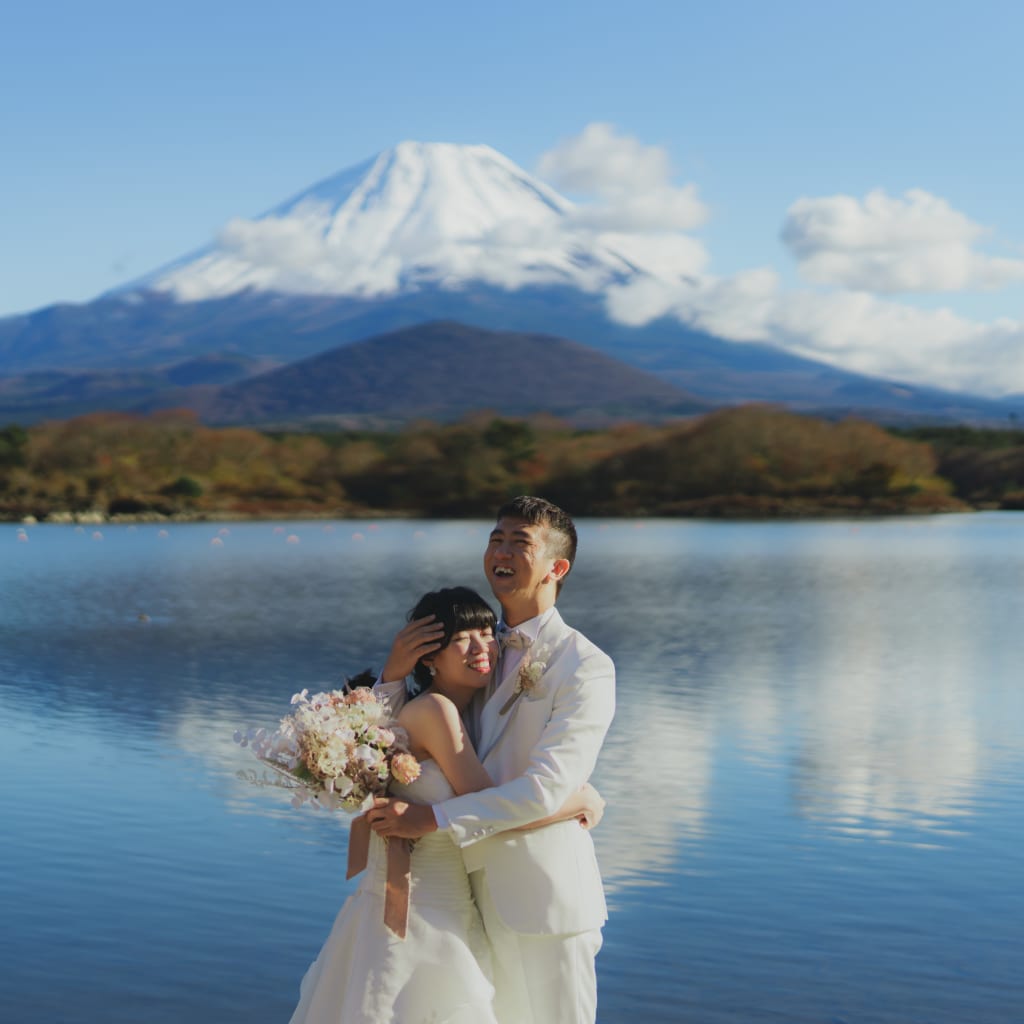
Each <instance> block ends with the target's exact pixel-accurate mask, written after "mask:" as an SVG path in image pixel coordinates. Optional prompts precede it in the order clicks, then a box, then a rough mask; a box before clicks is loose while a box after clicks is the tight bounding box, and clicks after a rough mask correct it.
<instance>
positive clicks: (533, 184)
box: [131, 141, 637, 301]
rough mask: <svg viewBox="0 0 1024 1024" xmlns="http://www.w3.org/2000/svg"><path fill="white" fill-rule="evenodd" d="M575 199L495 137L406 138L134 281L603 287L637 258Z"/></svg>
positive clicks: (307, 289)
mask: <svg viewBox="0 0 1024 1024" xmlns="http://www.w3.org/2000/svg"><path fill="white" fill-rule="evenodd" d="M573 211H574V206H573V204H572V203H571V202H570V201H569V200H568V199H566V198H565V197H563V196H561V195H559V194H558V193H557V192H556V191H555V190H554V189H552V188H550V187H549V186H547V185H545V184H544V183H543V182H541V181H539V180H538V179H536V178H534V177H533V176H532V175H530V174H528V173H527V172H526V171H524V170H523V169H522V168H520V167H519V166H517V165H516V164H515V163H514V162H513V161H511V160H509V159H508V157H506V156H504V155H503V154H502V153H499V152H498V151H497V150H495V149H492V148H491V147H490V146H486V145H457V144H455V143H446V142H413V141H407V142H400V143H398V144H397V145H396V146H393V147H392V148H390V149H386V150H384V151H382V152H380V153H378V154H377V155H376V156H375V157H371V158H370V159H369V160H366V161H363V162H362V163H359V164H356V165H354V166H352V167H349V168H347V169H345V170H343V171H341V172H339V173H338V174H336V175H333V176H331V177H329V178H325V179H324V180H323V181H320V182H318V183H316V184H315V185H313V186H311V187H310V188H307V189H305V190H303V191H302V192H300V193H298V194H297V195H295V196H293V197H292V198H291V199H288V200H286V201H285V202H283V203H281V204H280V205H278V206H275V207H274V208H272V209H271V210H269V211H268V212H267V213H265V214H263V215H262V216H260V217H257V218H255V219H253V220H245V219H235V220H232V221H230V222H229V223H228V224H227V225H226V226H225V227H224V229H223V230H222V231H221V232H220V235H219V237H218V238H217V240H216V241H215V242H214V243H213V244H212V245H210V246H208V247H207V248H206V249H203V250H202V251H200V252H199V253H193V254H192V255H190V256H187V257H185V258H184V259H182V260H179V261H177V262H176V263H173V264H171V265H170V266H167V267H164V268H163V269H161V270H158V271H156V272H155V273H154V274H151V275H149V276H148V277H147V278H144V279H143V280H141V281H137V282H135V283H134V285H133V286H132V287H131V290H139V289H140V288H143V289H153V290H156V291H162V292H168V293H170V294H172V295H173V296H174V297H175V298H177V299H179V300H182V301H197V300H202V299H210V298H220V297H224V296H227V295H232V294H235V293H237V292H241V291H244V290H248V289H252V290H255V291H267V292H283V293H291V294H317V295H348V296H360V297H374V296H385V295H394V294H398V293H401V292H408V291H415V290H417V288H418V287H419V286H421V285H423V284H427V283H429V284H431V285H438V286H440V287H442V288H446V289H452V290H458V289H461V288H462V287H464V286H465V285H467V284H469V283H470V282H480V283H484V284H489V285H497V286H499V287H502V288H507V289H509V290H516V289H518V288H521V287H525V286H529V285H568V286H571V287H575V288H579V289H581V290H583V291H587V292H596V291H599V290H601V289H603V288H604V287H606V286H607V285H608V284H610V283H612V282H615V281H618V280H622V279H624V278H626V277H629V276H632V275H633V274H634V273H636V272H637V270H636V267H635V266H634V265H633V264H632V263H631V262H630V261H629V260H627V259H626V258H624V257H622V256H620V255H618V254H616V253H615V252H614V251H612V250H611V249H609V248H607V247H603V246H600V245H595V244H594V242H593V239H592V237H591V238H586V239H585V238H584V236H582V235H580V234H578V233H577V232H576V231H575V230H574V221H573Z"/></svg>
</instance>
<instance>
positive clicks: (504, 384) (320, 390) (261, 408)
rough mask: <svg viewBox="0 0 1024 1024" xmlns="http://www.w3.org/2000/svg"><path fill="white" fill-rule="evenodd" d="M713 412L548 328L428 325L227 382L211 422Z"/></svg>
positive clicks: (600, 418) (597, 418) (209, 413)
mask: <svg viewBox="0 0 1024 1024" xmlns="http://www.w3.org/2000/svg"><path fill="white" fill-rule="evenodd" d="M708 408H709V405H708V403H706V402H702V401H700V400H699V399H697V398H695V397H694V396H693V395H690V394H687V393H686V392H685V391H683V390H682V389H680V388H677V387H675V386H673V385H672V384H669V383H667V382H666V381H663V380H661V379H659V378H658V377H656V376H654V375H653V374H649V373H645V372H644V371H642V370H637V369H635V368H633V367H630V366H627V365H626V364H625V363H622V362H620V361H618V360H615V359H612V358H610V357H609V356H606V355H603V354H602V353H600V352H596V351H594V350H593V349H590V348H587V347H586V346H585V345H580V344H578V343H576V342H573V341H569V340H567V339H565V338H557V337H553V336H551V335H545V334H525V333H518V332H513V331H487V330H483V329H481V328H478V327H470V326H468V325H466V324H459V323H454V322H437V323H429V324H422V325H419V326H416V327H410V328H406V329H404V330H399V331H393V332H390V333H387V334H383V335H379V336H377V337H374V338H370V339H368V340H366V341H361V342H354V343H352V344H349V345H343V346H341V347H338V348H335V349H332V350H331V351H329V352H325V353H322V354H321V355H318V356H314V357H312V358H309V359H304V360H300V361H299V362H297V363H293V364H291V365H289V366H285V367H282V368H280V369H278V370H272V371H270V372H269V373H265V374H261V375H260V376H258V377H253V378H251V379H249V380H245V381H240V382H238V383H235V384H231V385H228V386H227V387H225V388H222V389H221V390H220V391H219V392H218V393H217V394H216V396H215V398H214V399H213V400H212V401H211V402H210V404H209V405H207V406H205V408H204V409H203V410H202V411H203V418H204V419H205V420H206V421H207V422H210V423H219V424H224V423H247V424H257V423H263V424H266V423H273V424H277V425H288V426H295V425H299V424H302V423H307V422H309V421H311V420H317V421H321V422H335V423H339V422H345V423H347V424H350V425H351V424H354V423H357V422H361V423H365V422H368V421H369V422H376V423H380V422H384V421H391V422H400V421H405V420H409V419H415V418H432V419H438V420H445V421H448V420H455V419H458V418H459V417H461V416H463V415H465V414H466V413H467V412H470V411H472V410H475V409H488V410H492V411H494V412H496V413H498V414H501V415H505V416H509V415H511V416H522V415H530V414H532V413H537V412H547V413H551V414H553V415H555V416H559V417H564V418H566V419H570V420H572V421H573V422H575V423H589V424H594V423H599V422H605V421H608V420H612V419H617V418H633V419H643V420H650V419H652V418H653V419H663V418H665V417H668V416H673V415H684V414H687V413H693V412H697V411H704V410H707V409H708Z"/></svg>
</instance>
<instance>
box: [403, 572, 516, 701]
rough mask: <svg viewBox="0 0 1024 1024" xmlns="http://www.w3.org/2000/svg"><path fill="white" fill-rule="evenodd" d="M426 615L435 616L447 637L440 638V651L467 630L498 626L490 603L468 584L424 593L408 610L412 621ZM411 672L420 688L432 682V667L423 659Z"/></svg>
mask: <svg viewBox="0 0 1024 1024" xmlns="http://www.w3.org/2000/svg"><path fill="white" fill-rule="evenodd" d="M427 615H433V616H434V618H436V619H437V621H438V622H440V623H441V625H442V626H444V636H442V637H441V646H440V647H439V648H438V651H443V650H444V649H445V648H446V647H447V646H448V645H449V644H450V643H451V641H452V637H453V636H454V635H455V634H456V633H461V632H462V631H463V630H465V629H492V630H493V629H495V628H496V627H497V625H498V620H497V617H496V616H495V614H494V611H493V609H492V608H491V606H490V605H489V604H488V603H487V602H486V601H485V600H484V599H483V598H482V597H481V596H480V595H479V594H478V593H477V592H476V591H475V590H471V589H470V588H469V587H445V588H444V589H442V590H432V591H431V592H430V593H429V594H424V595H423V596H422V597H421V598H420V599H419V601H417V602H416V607H415V608H413V610H412V611H411V612H409V621H410V622H411V621H412V620H413V619H422V618H424V617H425V616H427ZM438 651H435V652H434V653H435V654H436V653H437V652H438ZM412 674H413V677H414V678H415V680H416V682H417V683H419V686H420V689H425V688H426V687H428V686H429V685H430V679H431V676H430V669H428V668H427V666H426V665H424V664H423V662H422V661H419V662H417V663H416V667H415V668H414V669H413V672H412Z"/></svg>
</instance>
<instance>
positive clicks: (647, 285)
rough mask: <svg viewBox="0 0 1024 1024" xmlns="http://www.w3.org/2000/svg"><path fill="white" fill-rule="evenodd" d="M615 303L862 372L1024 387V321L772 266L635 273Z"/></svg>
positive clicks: (982, 387)
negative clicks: (787, 283)
mask: <svg viewBox="0 0 1024 1024" xmlns="http://www.w3.org/2000/svg"><path fill="white" fill-rule="evenodd" d="M607 308H608V312H609V314H610V315H611V316H612V317H613V318H614V319H616V320H618V321H619V322H621V323H626V324H630V325H634V326H638V325H641V324H644V323H647V322H649V321H650V320H653V319H656V318H657V317H661V316H673V317H675V318H676V319H678V320H680V321H681V322H683V323H685V324H688V325H690V326H692V327H695V328H697V329H699V330H703V331H707V332H708V333H709V334H714V335H716V336H718V337H721V338H725V339H727V340H730V341H742V342H757V341H761V342H768V343H770V344H774V345H777V346H778V347H780V348H783V349H785V350H786V351H789V352H792V353H794V354H795V355H801V356H804V357H806V358H809V359H816V360H819V361H821V362H825V363H829V364H831V365H834V366H839V367H842V368H844V369H847V370H851V371H854V372H857V373H865V374H870V375H872V376H878V377H886V378H890V379H896V380H902V381H907V382H911V383H919V384H931V385H933V386H935V387H941V388H949V389H951V390H957V391H972V392H976V393H978V394H988V395H1005V394H1013V393H1018V392H1024V322H1021V321H1018V320H1011V319H1002V320H996V321H993V322H990V323H979V322H977V321H973V320H969V319H967V318H965V317H962V316H959V315H958V314H956V313H955V312H953V311H952V310H950V309H937V310H926V309H918V308H916V307H913V306H908V305H906V304H904V303H899V302H895V301H893V300H890V299H880V298H877V297H876V296H873V295H869V294H867V293H865V292H854V291H848V290H837V291H832V292H818V291H811V290H809V289H795V290H788V291H787V290H784V289H782V288H781V287H780V283H779V279H778V276H777V275H776V274H775V272H774V271H772V270H770V269H768V268H761V269H755V270H749V271H744V272H743V273H740V274H736V275H734V276H731V277H725V278H710V277H705V278H701V279H699V280H696V281H691V282H687V283H682V284H672V283H669V282H666V281H659V280H651V279H648V280H636V281H633V282H629V283H627V284H626V285H623V286H620V287H617V288H614V289H611V290H609V292H608V299H607Z"/></svg>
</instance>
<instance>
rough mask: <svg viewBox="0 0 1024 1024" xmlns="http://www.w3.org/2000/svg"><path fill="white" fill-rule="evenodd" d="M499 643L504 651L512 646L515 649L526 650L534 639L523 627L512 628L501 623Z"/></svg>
mask: <svg viewBox="0 0 1024 1024" xmlns="http://www.w3.org/2000/svg"><path fill="white" fill-rule="evenodd" d="M498 643H499V644H500V645H501V649H502V650H503V651H505V650H508V649H509V648H510V647H511V648H512V649H513V650H519V651H525V650H526V649H527V647H529V646H530V645H531V644H532V643H533V640H532V639H531V638H530V637H528V636H527V635H526V634H525V633H524V632H523V631H522V630H521V629H512V628H510V627H508V626H505V625H501V626H499V627H498Z"/></svg>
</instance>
